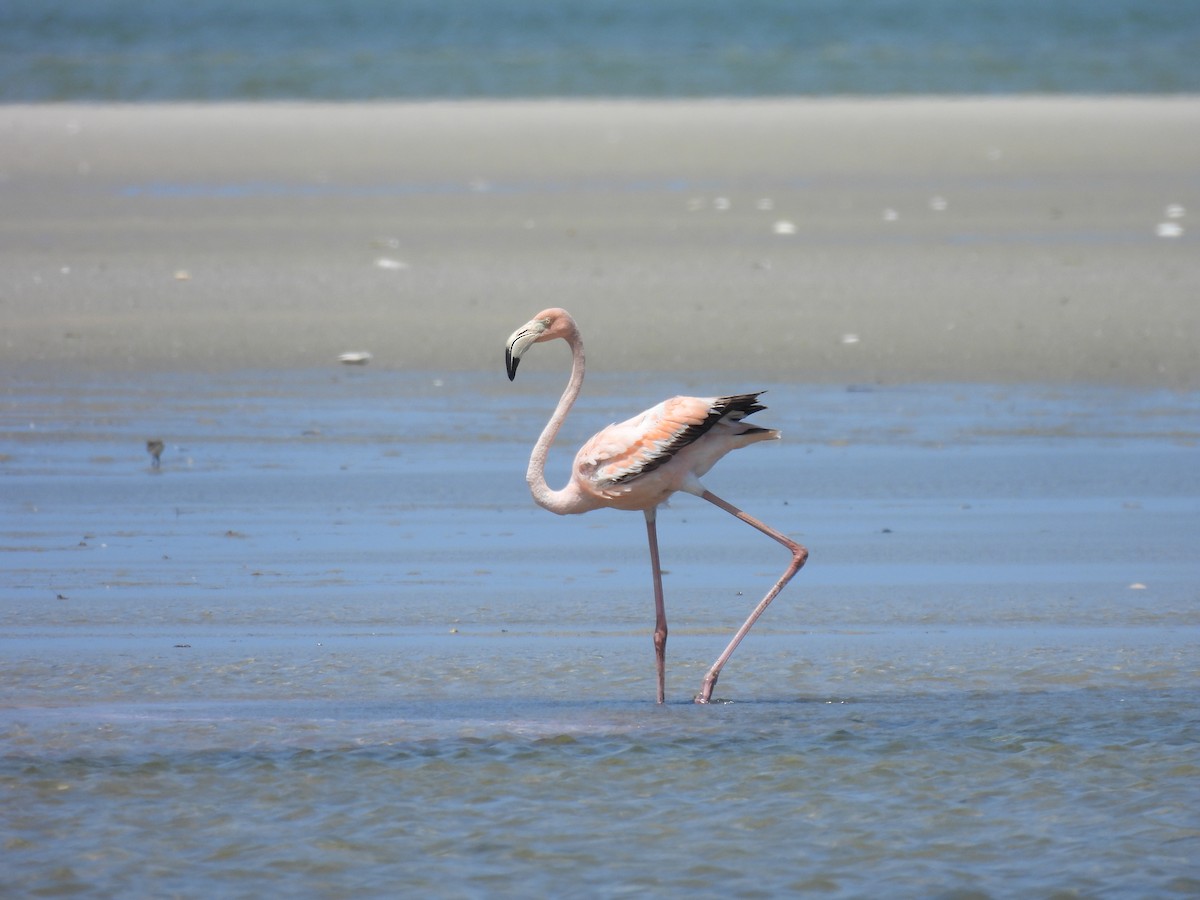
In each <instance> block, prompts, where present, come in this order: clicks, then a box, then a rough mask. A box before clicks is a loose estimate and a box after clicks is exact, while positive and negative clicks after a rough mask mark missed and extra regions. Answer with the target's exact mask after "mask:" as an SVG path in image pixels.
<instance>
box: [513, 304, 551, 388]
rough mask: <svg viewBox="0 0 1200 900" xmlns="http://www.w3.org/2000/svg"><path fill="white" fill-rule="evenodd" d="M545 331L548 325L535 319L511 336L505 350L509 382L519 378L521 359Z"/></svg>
mask: <svg viewBox="0 0 1200 900" xmlns="http://www.w3.org/2000/svg"><path fill="white" fill-rule="evenodd" d="M545 330H546V324H545V323H544V322H539V321H538V320H537V319H534V320H533V321H532V322H529V323H528V324H526V325H522V326H521V327H520V328H518V329H517V330H516V331H514V332H513V333H512V335H510V336H509V339H508V346H507V347H505V349H504V367H505V368H506V369H507V370H508V380H509V381H512V380H513V379H514V378H516V377H517V366H518V365H519V364H520V362H521V357H522V356H523V355H524V353H525V351H526V350H528V349H529V347H530V345H531V344H533V343H534V342H535V341H536V340H537V339H538V338H539V337H541V336H542V332H544V331H545Z"/></svg>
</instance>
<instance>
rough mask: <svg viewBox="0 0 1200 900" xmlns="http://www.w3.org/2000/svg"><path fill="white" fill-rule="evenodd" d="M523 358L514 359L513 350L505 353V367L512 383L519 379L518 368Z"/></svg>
mask: <svg viewBox="0 0 1200 900" xmlns="http://www.w3.org/2000/svg"><path fill="white" fill-rule="evenodd" d="M520 362H521V358H520V357H519V356H518V357H514V356H513V355H512V350H505V351H504V367H505V368H506V369H508V380H509V381H512V380H513V379H514V378H516V377H517V366H518V365H519V364H520Z"/></svg>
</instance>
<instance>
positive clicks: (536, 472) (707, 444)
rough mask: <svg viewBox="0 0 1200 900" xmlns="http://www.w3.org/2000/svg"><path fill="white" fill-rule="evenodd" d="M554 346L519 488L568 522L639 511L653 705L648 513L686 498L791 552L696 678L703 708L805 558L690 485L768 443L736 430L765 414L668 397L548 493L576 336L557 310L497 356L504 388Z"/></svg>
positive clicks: (662, 679) (590, 445) (661, 611)
mask: <svg viewBox="0 0 1200 900" xmlns="http://www.w3.org/2000/svg"><path fill="white" fill-rule="evenodd" d="M556 338H562V339H563V340H565V341H566V342H567V343H568V344H569V345H570V346H571V378H570V380H569V381H568V382H567V387H566V390H564V391H563V394H562V397H561V398H560V399H559V401H558V406H557V407H556V408H555V410H554V414H553V415H551V416H550V421H549V422H547V423H546V427H545V428H544V429H543V430H542V434H541V437H539V438H538V440H537V443H536V444H535V445H534V448H533V454H532V455H531V456H530V457H529V470H528V472H527V473H526V476H525V479H526V481H528V482H529V489H530V491H531V492H532V493H533V499H534V500H535V501H536V502H537V504H538V505H539V506H541V507H543V508H545V509H548V510H550V512H552V513H558V514H559V515H572V514H575V513H584V512H588V511H589V510H592V509H599V508H600V507H603V506H608V507H612V508H613V509H630V510H633V509H640V510H641V511H642V512H643V513H644V514H645V516H646V535H647V537H648V539H649V541H650V565H651V568H652V569H653V570H654V614H655V622H654V651H655V664H656V667H657V670H658V702H659V703H662V702H664V700H665V696H666V657H667V616H666V610H665V607H664V604H663V588H662V568H661V566H660V564H659V557H658V531H657V527H656V525H655V517H656V513H657V510H658V507H659V506H660V505H661V504H662V503H664V502H666V500H667V498H668V497H670V496H671V494H673V493H675V492H676V491H685V492H687V493H689V494H695V495H696V496H697V497H703V498H704V499H705V500H707V501H708V502H709V503H712V504H714V505H715V506H719V507H720V508H721V509H723V510H725V511H726V512H727V513H730V514H731V515H734V516H736V517H737V518H739V519H741V520H742V521H743V522H745V523H747V524H748V525H752V526H754V527H755V528H757V529H758V530H759V531H761V532H762V533H763V534H765V535H767V536H768V537H770V538H772V539H774V540H776V541H778V542H779V543H781V544H783V546H785V547H786V548H787V549H788V550H789V551H791V554H792V561H791V563H790V564H789V565H788V567H787V568H786V569H785V570H784V572H783V575H782V576H781V577H780V578H779V580H778V581H777V582H775V585H774V587H772V588H771V589H770V590H769V591H767V594H766V596H765V597H763V599H762V600H761V601H760V602H759V604H758V606H756V607H755V608H754V611H753V612H751V613H750V617H749V618H748V619H746V621H745V623H744V624H743V625H742V627H741V628H739V629H738V630H737V633H736V634H734V636H733V639H732V640H731V641H730V642H729V645H728V646H727V647H726V648H725V650H724V651H723V652H722V653H721V655H720V656H718V657H717V659H716V662H714V663H713V664H712V666H711V667H710V668H709V670H708V672H707V673H706V674H705V676H704V681H703V682H702V683H701V686H700V693H699V694H697V695H696V697H695V700H696V702H697V703H708V702H709V700H710V699H711V698H712V692H713V688H714V687H715V686H716V683H717V678H718V677H719V676H720V674H721V668H722V667H723V666H724V665H725V663H726V662H727V661H728V659H729V657H730V656H731V655H732V654H733V651H734V650H735V649H737V646H738V644H740V643H741V641H742V638H744V637H745V636H746V634H747V632H749V631H750V627H751V626H752V625H753V624H754V623H755V622H756V621H757V620H758V617H759V616H761V615H762V614H763V612H764V611H765V610H766V608H767V606H769V605H770V603H771V601H772V600H774V599H775V597H776V596H777V595H778V594H779V592H780V591H781V590H783V587H784V585H786V584H787V583H788V582H789V581H790V580H791V578H792V576H793V575H795V574H796V572H798V571H799V570H800V567H801V566H803V565H804V561H805V560H806V559H808V551H807V550H806V549H805V548H804V547H802V546H801V545H800V544H797V543H796V542H795V541H793V540H792V539H791V538H788V537H787V536H785V535H783V534H781V533H780V532H778V531H776V530H775V529H774V528H771V527H770V526H769V525H766V524H765V523H763V522H761V521H759V520H758V519H756V518H754V517H753V516H751V515H748V514H747V513H745V512H743V511H742V510H740V509H738V508H737V507H736V506H734V505H733V504H732V503H728V502H726V501H725V500H722V499H721V498H720V497H718V496H717V495H716V494H714V493H712V492H711V491H709V490H707V489H706V488H705V487H704V485H703V484H701V483H700V477H701V476H702V475H704V474H705V473H706V472H708V470H709V469H711V468H712V467H713V466H714V465H715V464H716V462H717V460H719V459H720V458H721V457H722V456H724V455H725V454H726V453H728V452H729V451H731V450H736V449H738V448H739V447H745V446H748V445H749V444H754V443H757V442H758V441H770V440H776V439H778V438H779V432H778V431H776V430H774V429H772V428H758V427H755V426H754V425H748V424H745V423H743V422H742V419H743V418H745V417H746V416H748V415H750V414H751V413H755V412H758V411H759V410H762V409H765V407H763V406H761V405H760V404H759V403H758V394H757V393H755V394H738V395H736V396H731V397H672V398H671V399H669V400H664V401H663V402H662V403H660V404H658V405H657V406H655V407H652V408H650V409H648V410H646V411H645V412H643V413H641V414H640V415H637V416H634V417H633V418H632V419H629V420H628V421H626V422H620V423H618V424H616V425H609V426H608V427H607V428H605V429H604V430H603V431H600V432H599V433H597V434H596V435H594V436H593V437H592V438H591V440H589V441H588V442H587V443H586V444H584V445H583V446H582V447H581V448H580V449H579V452H578V453H577V454H576V455H575V463H574V465H573V466H572V468H571V480H570V481H569V482H567V486H566V487H564V488H562V489H561V490H554V489H553V488H551V487H550V486H549V485H548V484H547V483H546V473H545V469H546V455H547V454H548V453H549V451H550V445H551V444H552V443H554V438H555V436H556V435H557V434H558V430H559V428H560V426H561V425H562V423H563V420H564V419H566V417H567V413H568V412H570V411H571V407H572V406H573V405H574V403H575V399H576V398H577V397H578V396H579V390H580V388H581V387H582V386H583V375H584V357H583V341H582V339H581V338H580V336H579V326H577V325H576V324H575V320H574V319H573V318H571V314H570V313H568V312H567V311H566V310H564V309H547V310H545V311H543V312H540V313H538V314H537V315H536V316H534V317H533V318H532V319H531V320H530V321H529V322H527V323H526V324H524V325H522V326H521V327H520V328H518V329H517V330H516V331H514V332H513V333H512V336H511V337H510V338H509V339H508V347H507V351H506V354H505V365H506V366H507V368H508V380H509V381H512V380H513V379H514V378H516V375H517V365H518V364H519V363H520V361H521V357H522V355H524V353H525V351H527V350H528V349H529V348H530V347H531V346H532V345H534V344H537V343H541V342H543V341H552V340H555V339H556Z"/></svg>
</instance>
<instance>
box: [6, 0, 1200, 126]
mask: <svg viewBox="0 0 1200 900" xmlns="http://www.w3.org/2000/svg"><path fill="white" fill-rule="evenodd" d="M1197 90H1200V4H1196V3H1194V2H1176V0H1050V2H1046V0H1012V2H1003V3H1002V2H993V0H979V2H957V0H855V2H842V0H700V2H692V0H650V2H646V0H638V2H634V0H618V2H607V3H592V2H585V0H509V2H499V3H496V2H490V0H413V2H403V3H394V2H388V0H340V2H331V0H326V2H314V0H301V2H287V0H255V2H251V3H241V2H232V0H186V2H184V0H89V2H76V0H6V2H5V3H3V4H0V102H9V103H11V102H45V101H61V100H85V101H147V100H160V101H184V100H243V99H252V100H278V99H309V100H363V99H397V98H408V99H421V98H434V97H436V98H463V97H491V98H495V97H546V96H563V97H596V96H622V97H628V96H634V97H702V96H736V97H742V96H781V95H787V96H790V95H830V94H840V95H861V94H883V95H889V94H962V93H970V94H992V93H1100V94H1108V93H1155V94H1157V93H1179V92H1195V91H1197Z"/></svg>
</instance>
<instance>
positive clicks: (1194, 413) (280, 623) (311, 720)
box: [0, 97, 1200, 898]
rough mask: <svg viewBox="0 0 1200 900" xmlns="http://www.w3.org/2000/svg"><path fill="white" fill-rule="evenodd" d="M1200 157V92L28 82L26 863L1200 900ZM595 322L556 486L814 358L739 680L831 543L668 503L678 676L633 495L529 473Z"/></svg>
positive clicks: (721, 473)
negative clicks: (415, 97)
mask: <svg viewBox="0 0 1200 900" xmlns="http://www.w3.org/2000/svg"><path fill="white" fill-rule="evenodd" d="M1198 150H1200V100H1197V99H1195V98H1193V97H1179V98H1170V99H1167V98H1153V97H1142V98H1080V97H1039V98H1004V99H1002V98H987V99H974V98H958V99H937V98H904V99H890V100H875V99H846V100H832V99H831V100H761V101H760V100H754V101H749V100H747V101H717V100H713V101H686V102H685V101H539V102H530V101H505V102H476V101H461V102H430V103H403V104H397V103H354V104H345V105H340V104H339V105H319V104H309V103H278V104H275V103H272V104H261V105H259V104H214V105H196V106H191V105H185V104H176V105H152V104H150V105H141V104H139V105H93V104H62V105H45V106H21V105H12V106H0V201H2V202H0V306H2V308H3V313H4V315H3V330H2V332H0V341H2V342H3V344H2V346H3V353H2V356H0V560H2V561H3V563H4V565H3V571H4V577H3V579H2V581H0V679H2V683H3V685H4V692H3V697H2V698H0V791H3V793H4V795H5V797H6V801H5V803H4V804H3V806H2V808H0V845H2V846H4V848H5V867H4V871H3V872H0V894H4V895H13V896H26V895H34V894H38V895H42V894H76V895H81V896H149V895H153V896H173V897H196V898H201V897H205V898H206V897H212V896H222V897H253V896H263V895H265V894H271V895H287V896H294V897H312V898H323V897H344V896H350V895H353V896H358V897H391V896H395V895H396V894H397V893H417V894H420V895H423V896H431V897H433V896H437V897H484V896H486V897H524V896H534V895H546V896H564V897H598V898H609V897H616V896H621V895H635V896H656V897H677V896H678V897H689V898H694V897H710V896H711V897H717V896H722V897H726V896H744V897H754V896H785V895H800V896H806V895H813V894H817V895H820V896H823V897H830V898H857V897H864V896H894V897H930V896H939V897H972V898H975V897H981V898H986V897H1006V896H1014V895H1020V896H1029V897H1062V896H1172V895H1180V896H1186V895H1194V894H1196V893H1197V892H1200V880H1198V879H1197V876H1196V869H1195V862H1194V861H1195V859H1196V858H1198V856H1200V847H1198V838H1197V830H1196V827H1195V823H1196V817H1195V810H1196V809H1197V808H1198V806H1200V793H1198V790H1197V785H1198V784H1200V781H1198V780H1197V774H1198V773H1197V767H1196V756H1195V749H1196V746H1197V743H1198V742H1200V733H1198V732H1197V719H1196V713H1195V696H1194V695H1195V685H1196V680H1197V677H1200V603H1198V600H1200V595H1198V593H1197V585H1200V552H1198V550H1197V542H1196V539H1195V535H1196V534H1198V533H1200V466H1197V465H1196V448H1197V445H1198V443H1200V362H1198V359H1197V357H1198V354H1197V353H1196V345H1197V336H1198V335H1200V321H1198V319H1200V313H1198V312H1197V303H1196V299H1197V290H1196V288H1197V285H1200V271H1198V269H1200V254H1197V253H1196V248H1195V244H1196V235H1197V233H1198V232H1197V231H1196V229H1195V227H1194V222H1195V216H1196V215H1197V212H1198V211H1200V197H1197V192H1198V191H1200V178H1198V175H1200V152H1197V151H1198ZM551 306H563V307H566V308H567V309H569V310H571V312H572V313H574V315H575V316H576V318H577V319H578V321H579V323H580V326H581V329H582V332H583V338H584V340H585V342H586V345H587V358H588V367H589V368H588V376H587V382H586V384H585V385H584V388H583V392H582V394H581V396H580V398H579V402H578V404H577V405H576V408H575V409H574V411H573V412H572V414H571V415H570V416H569V417H568V418H567V420H566V422H565V424H564V426H563V429H562V431H561V433H560V436H559V439H558V441H557V443H556V444H555V446H554V447H553V448H552V450H551V453H550V458H549V463H548V473H547V477H548V479H549V481H550V482H551V484H552V485H554V486H558V485H560V484H562V483H563V482H564V481H565V480H566V478H567V476H568V466H569V460H570V459H571V458H572V455H573V454H574V451H575V448H576V447H578V446H579V445H580V444H582V443H583V442H584V441H585V440H587V438H588V437H589V436H590V435H591V434H592V433H594V432H595V431H596V430H598V429H599V428H601V427H603V426H604V425H606V424H608V423H609V422H613V421H620V420H622V419H625V418H627V417H628V416H631V415H634V414H636V413H637V412H638V411H639V410H642V409H645V408H647V407H650V406H651V405H653V404H655V403H656V402H658V401H659V400H661V399H662V398H663V397H666V396H670V395H672V394H678V393H687V394H694V395H698V396H711V395H716V394H721V393H731V392H743V391H751V390H765V391H766V393H765V394H764V395H763V398H762V399H763V402H764V403H765V405H766V407H767V408H766V409H764V410H761V411H759V412H757V413H755V415H754V419H753V420H752V421H754V422H756V423H760V424H762V425H764V426H768V427H772V428H778V429H779V430H780V431H781V432H782V436H783V439H782V440H781V441H777V442H776V441H773V442H770V443H763V444H759V445H756V446H754V447H750V448H746V449H744V450H739V451H738V452H737V453H734V454H732V455H731V456H729V457H728V458H726V459H724V460H722V461H721V462H720V463H719V464H718V465H717V466H716V467H715V468H714V469H713V470H712V471H711V472H710V473H708V475H706V476H705V484H706V486H707V487H708V488H709V489H710V490H712V491H714V492H715V493H716V494H718V495H720V496H722V497H725V498H727V499H728V500H729V501H731V502H733V503H735V504H737V505H738V506H740V507H742V508H744V509H745V510H747V511H748V512H749V513H751V514H752V515H755V516H758V517H761V518H762V519H763V520H764V521H766V522H768V523H769V524H770V525H771V526H773V527H775V528H777V529H779V530H780V531H781V532H783V533H785V534H787V535H789V536H791V537H792V538H794V539H795V540H797V541H800V542H801V543H803V544H804V545H805V546H806V547H808V549H809V550H810V551H811V554H812V555H811V557H810V559H809V561H808V562H807V563H806V565H805V566H804V568H803V569H802V570H801V571H800V572H799V573H798V574H797V575H796V577H795V578H794V579H793V581H792V582H791V583H790V584H789V585H788V586H787V587H786V589H785V590H784V591H783V593H782V594H781V595H780V596H779V597H778V598H777V599H776V600H775V601H774V603H773V604H772V605H771V606H770V608H769V609H768V610H767V611H766V613H765V614H764V615H763V617H762V618H761V620H759V621H758V623H757V624H756V625H755V626H754V628H753V630H752V631H751V632H750V633H749V635H748V636H747V637H746V640H745V641H744V642H743V643H742V644H741V646H739V648H738V650H737V653H735V654H734V655H733V657H732V658H731V659H730V660H729V664H728V665H727V666H726V667H725V669H724V670H723V673H722V675H721V680H720V683H719V684H718V685H717V690H716V693H715V694H714V701H715V702H714V703H712V704H710V705H707V706H701V705H697V704H694V703H692V697H693V696H694V694H695V692H696V691H697V690H698V689H699V686H700V680H701V678H702V676H703V674H704V672H705V671H706V669H707V668H708V666H709V665H711V663H712V661H713V660H714V658H715V657H716V656H717V654H718V653H719V652H720V651H721V649H722V648H723V647H724V646H725V645H726V643H727V642H728V640H729V638H730V636H731V635H732V634H733V632H734V631H735V630H736V629H737V627H738V626H739V625H740V624H741V622H742V621H743V620H744V618H745V616H746V615H747V614H748V612H749V610H750V609H751V608H752V607H753V605H754V604H755V603H756V602H757V601H758V599H759V598H760V597H761V596H762V593H763V591H765V590H766V589H767V587H769V586H770V584H771V583H772V582H773V581H774V579H775V578H777V577H778V576H779V573H780V572H781V571H782V569H783V567H784V565H785V564H786V562H787V559H786V556H787V555H786V553H784V551H783V550H782V549H781V548H780V547H779V546H778V545H777V544H775V543H774V542H772V541H771V540H768V539H767V538H766V537H764V536H763V535H762V534H760V533H758V532H756V531H754V530H753V529H751V528H748V527H746V525H745V524H744V523H742V522H739V521H737V520H736V519H735V518H734V517H731V516H728V515H726V514H725V513H724V512H722V511H721V510H720V509H717V508H716V507H714V506H712V505H710V504H708V503H705V502H704V501H703V500H701V499H699V498H696V497H692V496H686V495H685V496H677V497H674V498H672V502H671V504H670V505H669V506H667V507H665V508H663V509H661V510H660V511H659V513H658V528H659V538H660V544H661V550H662V560H663V566H664V569H665V575H664V585H665V593H666V609H667V616H668V619H669V622H670V639H669V643H668V650H667V702H666V703H665V704H664V705H662V706H659V705H657V704H656V703H655V702H654V690H655V675H654V656H653V649H652V644H651V630H652V628H653V619H654V602H653V596H652V592H651V582H650V571H649V567H648V564H647V547H646V536H645V535H646V533H645V527H644V523H643V520H642V517H641V516H639V515H637V514H631V513H622V512H617V511H612V510H597V511H594V512H592V513H589V514H588V515H586V516H582V517H566V518H560V517H557V516H553V515H551V514H550V513H548V512H546V511H544V510H541V509H539V508H537V507H536V506H535V505H534V503H533V501H532V499H531V498H530V495H529V490H528V487H527V485H526V481H525V472H526V466H527V463H528V460H529V453H530V448H531V446H532V444H533V442H534V441H535V439H536V436H537V435H538V433H539V432H540V430H541V428H542V427H543V425H544V423H545V421H546V418H547V416H549V414H550V411H551V410H552V409H553V407H554V403H555V402H556V399H557V397H558V395H559V392H560V391H561V390H562V386H563V384H564V382H565V380H566V378H567V370H568V367H569V355H568V354H567V352H566V349H565V347H564V346H563V345H562V344H561V343H560V342H556V343H555V344H546V345H538V346H536V347H534V348H531V349H530V351H529V353H528V354H527V355H526V356H525V357H524V359H523V362H522V364H521V368H520V372H519V374H518V376H517V378H516V380H515V381H513V382H511V383H510V382H509V380H508V378H506V376H505V372H504V368H503V362H502V360H503V356H504V344H505V340H506V338H507V337H508V336H509V335H510V334H511V333H512V332H513V330H514V329H516V328H518V327H519V326H521V325H522V324H523V323H525V322H526V321H528V319H529V318H530V317H531V316H532V315H533V314H535V313H536V312H537V311H539V310H541V309H543V308H546V307H551ZM347 353H352V354H359V356H357V357H355V358H356V359H357V361H358V363H359V364H345V363H343V362H341V361H339V357H340V356H341V355H342V354H347ZM367 354H369V358H368V357H367V356H366V355H367ZM152 454H153V455H152ZM159 457H161V458H159ZM1189 848H1190V849H1189Z"/></svg>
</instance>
